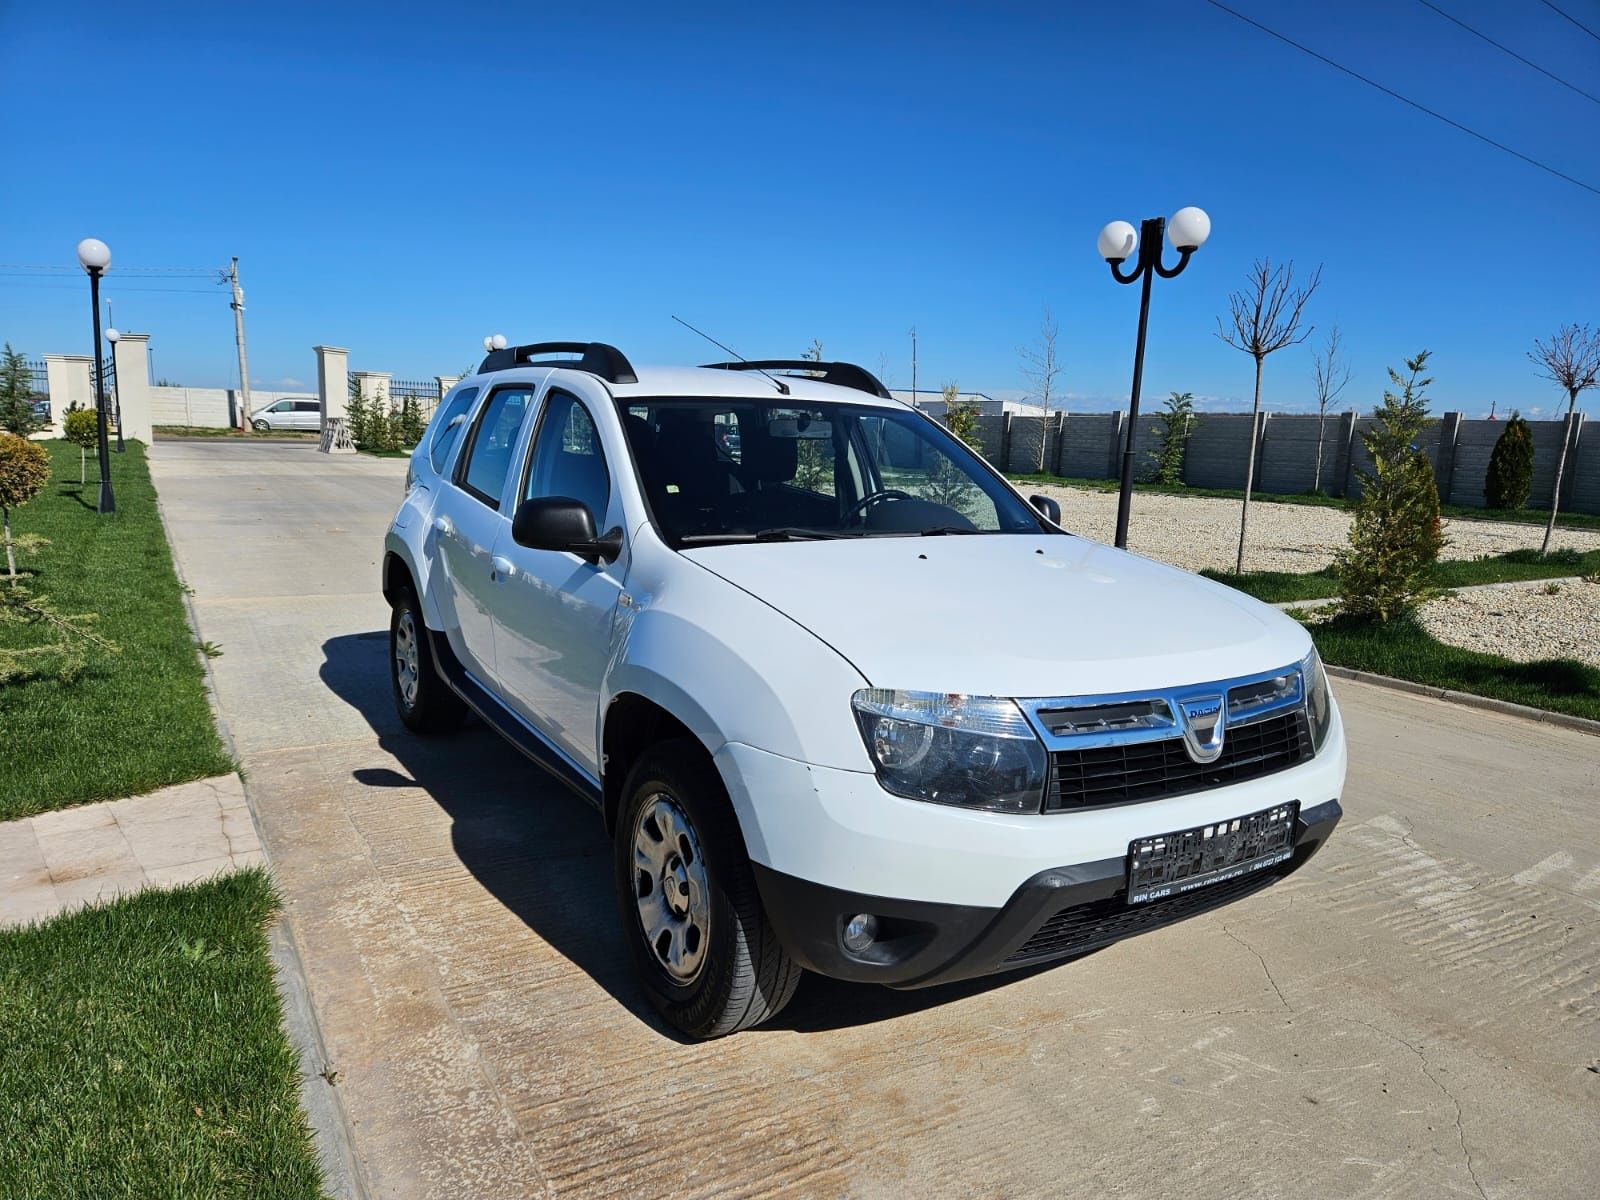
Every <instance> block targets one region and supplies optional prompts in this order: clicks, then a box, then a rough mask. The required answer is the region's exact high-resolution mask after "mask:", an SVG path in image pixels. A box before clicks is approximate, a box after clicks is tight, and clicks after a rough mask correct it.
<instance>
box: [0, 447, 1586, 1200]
mask: <svg viewBox="0 0 1600 1200" xmlns="http://www.w3.org/2000/svg"><path fill="white" fill-rule="evenodd" d="M152 459H153V470H154V474H155V477H156V481H157V485H158V487H159V489H160V493H161V498H162V505H163V508H164V511H165V513H166V517H167V520H168V522H169V525H170V527H171V529H172V531H173V535H174V538H175V541H176V549H177V554H178V559H179V562H180V566H181V568H182V570H183V572H184V575H185V577H186V579H187V580H188V581H189V582H190V583H191V584H192V585H193V586H194V587H195V589H196V594H195V596H194V603H195V607H196V611H197V613H198V616H199V621H200V625H201V633H202V636H204V637H206V638H208V639H212V640H216V641H219V642H222V643H223V644H224V651H225V653H224V655H223V657H221V658H219V659H217V660H215V662H214V663H213V668H214V670H215V672H216V678H217V688H218V697H219V701H220V703H221V707H222V709H223V712H224V715H225V717H226V719H227V722H228V725H229V728H230V730H231V731H232V733H233V735H234V737H235V740H236V742H237V743H238V744H239V745H240V748H241V755H242V757H243V759H244V763H245V767H246V770H247V772H248V775H249V779H250V794H251V798H252V800H253V801H254V803H255V806H256V812H257V816H258V819H259V821H260V826H261V830H262V835H263V838H264V840H265V849H266V851H267V853H268V854H269V855H270V858H271V860H272V862H273V866H274V871H275V874H276V876H277V878H278V880H279V883H280V886H281V887H282V889H283V891H284V895H285V900H286V906H287V913H288V920H289V922H290V924H291V926H292V928H293V931H294V935H295V938H296V941H297V943H298V944H299V946H300V949H301V957H302V960H303V962H304V966H305V971H306V974H307V978H308V982H309V989H310V995H311V999H312V1002H313V1004H314V1005H315V1008H316V1011H317V1015H318V1019H319V1022H320V1025H321V1029H322V1033H323V1036H324V1039H325V1042H326V1048H327V1053H328V1056H329V1059H330V1066H331V1067H332V1068H333V1070H334V1071H336V1072H337V1075H336V1077H335V1078H336V1080H337V1082H336V1084H334V1085H333V1086H336V1087H337V1088H338V1089H340V1091H341V1092H342V1095H343V1101H344V1105H345V1111H346V1112H347V1113H348V1114H349V1117H350V1121H351V1125H352V1128H353V1133H354V1145H355V1151H356V1154H357V1156H358V1158H359V1160H360V1164H361V1169H362V1173H363V1174H364V1175H365V1177H366V1178H367V1179H368V1180H369V1181H370V1184H371V1188H372V1191H373V1194H375V1195H378V1196H382V1197H385V1198H388V1197H452V1198H453V1197H461V1196H472V1197H500V1196H505V1197H526V1196H629V1197H635V1196H728V1197H732V1196H739V1197H744V1196H796V1197H800V1196H815V1197H837V1196H851V1197H864V1198H869V1200H870V1198H876V1197H885V1198H887V1197H895V1198H897V1200H898V1198H900V1197H905V1196H918V1197H924V1196H927V1197H945V1196H949V1197H966V1196H996V1197H1012V1196H1040V1197H1064V1196H1095V1197H1098V1196H1103V1195H1108V1194H1110V1195H1141V1196H1149V1195H1162V1196H1169V1195H1170V1196H1178V1195H1181V1196H1184V1197H1196V1198H1200V1200H1204V1198H1208V1197H1223V1196H1230V1197H1231V1196H1260V1197H1267V1196H1317V1197H1335V1196H1337V1197H1343V1196H1351V1197H1355V1196H1360V1197H1397V1198H1398V1197H1405V1198H1408V1200H1409V1198H1411V1197H1418V1196H1428V1197H1432V1196H1452V1195H1461V1196H1483V1197H1497V1198H1498V1197H1512V1196H1538V1197H1566V1196H1572V1197H1588V1196H1591V1195H1593V1194H1594V1193H1595V1191H1596V1190H1597V1186H1600V1138H1597V1137H1596V1136H1595V1120H1594V1115H1595V1113H1596V1111H1597V1108H1600V1072H1597V1069H1596V1068H1600V1061H1597V1055H1600V1050H1597V1046H1600V1039H1597V1036H1596V1034H1597V1024H1600V978H1597V974H1596V971H1597V964H1600V932H1597V930H1600V925H1597V912H1600V804H1597V803H1596V802H1597V800H1600V740H1597V739H1596V738H1594V737H1592V736H1589V735H1586V734H1583V733H1579V732H1576V731H1572V730H1566V729H1560V728H1554V727H1549V726H1544V725H1538V724H1534V723H1532V722H1528V721H1525V720H1521V719H1519V718H1515V717H1511V716H1505V715H1501V714H1497V713H1490V712H1479V711H1472V710H1466V709H1463V708H1460V707H1457V706H1453V705H1449V704H1446V703H1443V702H1441V701H1438V700H1435V699H1430V698H1427V697H1420V696H1411V695H1405V694H1401V693H1396V692H1391V691H1387V690H1383V689H1379V688H1374V687H1370V686H1365V685H1362V684H1359V683H1354V682H1349V681H1337V682H1336V691H1337V694H1338V696H1339V699H1340V701H1341V704H1342V706H1343V710H1344V714H1345V718H1346V722H1347V729H1348V735H1349V738H1350V743H1351V756H1352V765H1351V774H1350V783H1349V786H1348V788H1347V791H1346V795H1345V796H1344V797H1343V800H1344V803H1345V807H1346V813H1347V815H1346V819H1345V822H1344V824H1343V825H1341V827H1340V829H1339V830H1338V832H1337V833H1336V835H1335V837H1334V839H1333V840H1332V842H1331V843H1330V845H1329V846H1328V847H1327V849H1325V850H1324V851H1323V852H1322V853H1321V854H1320V855H1319V856H1318V857H1317V858H1316V859H1314V860H1313V861H1312V862H1311V864H1310V865H1309V866H1308V867H1307V868H1305V869H1304V870H1302V871H1301V872H1300V873H1298V874H1297V875H1296V876H1294V877H1293V878H1292V879H1290V880H1289V881H1287V882H1286V883H1284V884H1281V885H1279V886H1278V887H1275V888H1272V889H1270V890H1269V891H1267V892H1265V893H1262V894H1259V895H1257V896H1255V897H1252V898H1250V899H1248V900H1246V901H1244V902H1242V903H1239V904H1236V905H1233V906H1231V907H1229V908H1226V909H1223V910H1221V911H1219V912H1216V913H1213V914H1210V915H1208V916H1204V917H1201V918H1197V919H1195V920H1192V921H1189V922H1185V923H1183V924H1180V925H1177V926H1174V927H1172V928H1169V929H1166V930H1162V931H1159V932H1157V933H1153V934H1150V935H1147V936H1144V937H1141V938H1136V939H1134V940H1132V941H1129V942H1126V943H1123V944H1121V945H1119V946H1116V947H1113V948H1111V949H1108V950H1105V951H1102V952H1100V953H1098V954H1094V955H1091V956H1089V957H1088V958H1085V959H1082V960H1080V961H1078V962H1076V963H1071V964H1067V965H1063V966H1058V967H1055V968H1052V969H1047V970H1040V971H1033V972H1028V973H1023V974H1018V975H1010V976H1004V977H999V978H995V979H990V980H983V981H977V982H974V983H968V984H960V985H952V986H948V987H943V988H937V989H931V990H928V991H922V992H911V993H895V992H889V991H887V990H883V989H876V988H868V987H860V986H852V985H845V984H839V983H833V982H831V981H826V980H822V979H818V978H807V979H806V980H805V981H804V982H803V983H802V986H801V989H800V992H799V994H798V995H797V996H796V999H795V1001H794V1003H793V1004H792V1005H791V1006H790V1008H789V1009H788V1010H786V1011H785V1012H784V1013H783V1014H782V1015H781V1017H780V1018H779V1019H778V1020H777V1021H776V1022H775V1023H774V1024H773V1026H772V1027H770V1028H764V1029H760V1030H755V1031H752V1032H749V1033H746V1034H742V1035H739V1036H737V1037H735V1038H731V1039H725V1040H722V1041H719V1042H715V1043H711V1044H707V1045H686V1044H684V1043H682V1042H681V1041H679V1040H678V1039H676V1038H675V1037H673V1036H672V1035H671V1034H670V1033H669V1031H667V1030H666V1029H665V1028H664V1027H663V1026H662V1025H661V1024H660V1023H659V1022H658V1021H657V1020H656V1019H655V1018H654V1016H653V1015H652V1013H651V1012H650V1010H649V1008H648V1006H647V1005H646V1004H645V1002H644V1000H643V998H642V997H641V996H640V995H639V993H638V991H637V990H636V988H635V987H634V985H633V981H632V977H631V975H630V972H629V968H628V965H627V960H626V953H625V950H624V947H623V945H622V941H621V935H620V931H619V926H618V923H617V917H616V907H615V901H614V899H613V897H612V892H611V885H610V870H609V862H608V857H607V855H608V848H607V844H606V840H605V838H604V836H603V834H602V832H601V829H600V827H599V822H598V821H597V820H596V819H595V817H594V816H593V814H592V813H591V812H589V811H588V810H587V809H586V808H584V807H583V806H582V805H581V804H580V803H579V802H577V801H576V800H574V799H572V798H571V797H570V796H568V795H567V794H566V793H564V792H563V791H561V790H560V789H559V788H556V787H554V786H552V785H551V784H549V783H548V782H546V780H545V779H544V778H543V777H542V776H541V775H540V774H539V773H538V772H537V771H536V770H534V769H533V768H532V767H530V766H528V765H527V764H526V763H525V762H524V761H523V760H522V759H521V758H520V757H519V756H518V755H517V754H516V753H515V752H514V751H512V750H510V749H509V748H508V747H506V746H504V745H503V744H502V743H500V742H499V741H498V739H496V738H495V737H494V736H493V735H492V734H491V733H489V732H488V731H486V730H484V729H483V728H481V727H477V726H469V727H468V728H467V729H465V730H463V731H462V732H461V733H460V734H458V735H453V736H451V737H448V738H443V739H434V740H425V739H419V738H415V737H412V736H410V735H408V734H406V733H405V732H404V731H403V730H402V728H401V727H400V725H399V723H398V721H397V720H396V719H395V718H394V716H393V714H392V708H391V705H390V699H389V695H388V684H387V680H386V676H385V670H386V663H385V642H384V640H383V637H384V630H385V628H386V623H387V613H386V611H385V609H384V606H383V604H382V600H381V597H379V596H378V593H377V587H378V563H379V559H380V556H381V539H382V531H383V528H384V526H385V525H386V523H387V520H388V518H389V516H390V515H391V512H392V509H393V507H394V505H395V503H396V501H397V498H398V494H399V488H400V480H401V477H402V475H403V471H404V463H403V462H399V461H394V460H390V461H385V460H373V459H368V458H365V457H363V456H346V457H332V456H322V455H318V454H316V453H315V451H312V450H307V449H302V448H300V447H297V446H282V445H275V446H241V447H229V446H222V447H213V446H210V445H199V444H195V443H185V444H180V445H173V444H167V443H158V444H157V445H156V447H155V449H154V452H153V455H152ZM230 563H236V564H240V567H239V569H237V570H232V569H230ZM223 631H226V632H225V633H224V632H223ZM229 639H232V641H231V642H230V640H229ZM27 853H28V852H27V850H26V848H25V847H24V848H23V849H21V850H18V849H17V848H16V847H11V848H9V849H8V848H7V843H6V842H4V841H3V840H0V864H4V863H5V862H8V861H11V860H10V859H6V858H5V857H4V856H5V855H7V854H11V855H12V856H13V858H14V859H16V861H18V862H24V861H31V860H25V856H26V854H27ZM24 869H25V868H24Z"/></svg>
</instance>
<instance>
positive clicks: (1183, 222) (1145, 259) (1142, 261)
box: [1099, 208, 1211, 550]
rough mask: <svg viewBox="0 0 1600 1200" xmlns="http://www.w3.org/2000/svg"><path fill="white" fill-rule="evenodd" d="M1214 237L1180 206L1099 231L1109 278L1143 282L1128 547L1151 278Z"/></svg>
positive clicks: (1206, 220) (1122, 519)
mask: <svg viewBox="0 0 1600 1200" xmlns="http://www.w3.org/2000/svg"><path fill="white" fill-rule="evenodd" d="M1163 233H1165V234H1166V236H1167V237H1168V238H1170V239H1171V240H1172V246H1173V249H1175V250H1176V251H1177V252H1178V261H1177V262H1176V263H1175V264H1173V265H1172V266H1170V267H1168V266H1165V265H1163V263H1162V262H1161V235H1162V234H1163ZM1210 236H1211V218H1210V217H1208V216H1206V214H1205V212H1204V211H1203V210H1202V209H1198V208H1180V209H1179V210H1178V211H1177V212H1175V213H1173V214H1172V220H1171V221H1166V220H1163V219H1162V218H1161V217H1151V218H1150V219H1149V220H1148V221H1145V222H1144V223H1143V224H1141V225H1140V227H1139V229H1138V230H1137V231H1135V229H1134V228H1133V226H1132V225H1130V224H1128V222H1126V221H1112V222H1111V224H1109V225H1107V226H1106V227H1105V228H1104V229H1102V230H1101V231H1100V238H1099V249H1100V257H1101V258H1103V259H1105V260H1106V262H1108V263H1110V264H1111V277H1112V278H1113V279H1115V280H1116V281H1117V282H1118V283H1135V282H1142V283H1143V285H1144V286H1143V287H1142V288H1141V289H1140V296H1139V340H1138V342H1137V343H1136V344H1135V346H1134V351H1133V392H1132V395H1131V396H1130V397H1129V400H1128V430H1127V433H1126V435H1125V436H1124V437H1123V446H1122V487H1121V489H1120V491H1119V493H1118V495H1117V536H1116V546H1117V548H1118V549H1119V550H1125V549H1127V546H1128V513H1129V510H1130V509H1131V508H1132V506H1133V447H1134V442H1135V441H1136V440H1137V438H1138V420H1139V385H1140V383H1141V382H1142V381H1143V378H1144V332H1145V326H1146V325H1147V324H1148V323H1149V320H1150V280H1151V279H1152V278H1153V277H1154V276H1156V275H1159V276H1161V278H1163V279H1171V278H1172V277H1173V276H1174V275H1177V274H1179V273H1181V272H1182V271H1183V269H1184V267H1186V266H1188V265H1189V256H1190V255H1191V254H1193V253H1194V252H1195V251H1196V250H1198V249H1200V247H1201V246H1203V245H1205V241H1206V239H1207V238H1208V237H1210ZM1136 253H1137V255H1138V258H1137V259H1136V261H1135V264H1134V268H1133V270H1131V271H1128V272H1126V273H1124V272H1123V270H1122V264H1123V263H1125V262H1127V261H1128V259H1130V258H1132V257H1133V256H1134V255H1135V254H1136Z"/></svg>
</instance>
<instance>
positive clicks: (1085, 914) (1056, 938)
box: [1005, 851, 1307, 965]
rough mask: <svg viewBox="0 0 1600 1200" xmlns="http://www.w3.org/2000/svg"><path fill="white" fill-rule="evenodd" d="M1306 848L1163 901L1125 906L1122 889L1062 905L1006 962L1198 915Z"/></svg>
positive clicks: (1261, 881)
mask: <svg viewBox="0 0 1600 1200" xmlns="http://www.w3.org/2000/svg"><path fill="white" fill-rule="evenodd" d="M1306 853H1307V852H1306V851H1302V852H1300V853H1298V854H1296V855H1295V856H1294V857H1293V858H1291V859H1289V861H1287V862H1285V863H1282V864H1280V865H1279V866H1276V867H1273V868H1271V869H1269V870H1265V871H1257V872H1255V873H1254V874H1250V875H1241V876H1239V877H1238V878H1237V879H1229V880H1227V881H1226V882H1223V883H1214V884H1212V885H1210V886H1209V887H1203V888H1196V889H1195V890H1194V891H1192V892H1184V893H1182V894H1181V895H1177V896H1169V897H1167V898H1166V899H1165V900H1153V901H1151V902H1150V903H1149V904H1133V905H1130V904H1128V903H1127V893H1126V892H1118V893H1117V894H1116V895H1115V896H1109V897H1107V898H1106V899H1104V900H1091V901H1089V903H1087V904H1079V905H1075V906H1074V907H1072V908H1064V909H1062V910H1061V911H1060V912H1058V913H1056V915H1055V916H1053V917H1051V918H1050V919H1049V920H1047V921H1046V922H1045V923H1044V924H1043V925H1041V926H1039V928H1038V929H1036V930H1034V933H1033V936H1032V937H1030V938H1029V939H1028V940H1027V941H1026V942H1024V943H1022V945H1021V946H1019V947H1018V948H1017V949H1016V950H1015V951H1013V952H1012V953H1011V954H1010V955H1008V956H1007V957H1006V960H1005V961H1006V964H1007V965H1021V964H1023V963H1026V962H1030V961H1034V960H1040V961H1042V960H1044V959H1048V958H1061V957H1063V956H1065V955H1068V954H1082V953H1084V952H1085V951H1088V950H1093V949H1096V948H1097V947H1100V946H1106V945H1110V944H1111V943H1112V942H1118V941H1121V940H1122V939H1123V938H1127V937H1132V936H1133V935H1134V934H1137V933H1148V932H1149V931H1150V930H1152V929H1160V928H1161V927H1162V926H1163V925H1171V924H1172V923H1173V922H1175V921H1182V920H1184V919H1185V918H1187V917H1197V916H1199V915H1200V914H1201V913H1203V912H1210V911H1211V910H1212V909H1213V908H1220V907H1221V906H1222V905H1224V904H1229V903H1232V902H1233V901H1235V900H1238V899H1240V898H1242V897H1244V896H1248V895H1250V894H1251V893H1252V892H1259V891H1260V890H1261V889H1262V888H1264V887H1267V886H1269V885H1270V884H1274V883H1276V882H1278V880H1280V879H1282V878H1284V876H1286V875H1288V874H1290V873H1291V872H1292V871H1293V870H1294V869H1295V868H1296V867H1298V866H1299V865H1300V863H1301V862H1302V861H1303V860H1304V858H1305V855H1306Z"/></svg>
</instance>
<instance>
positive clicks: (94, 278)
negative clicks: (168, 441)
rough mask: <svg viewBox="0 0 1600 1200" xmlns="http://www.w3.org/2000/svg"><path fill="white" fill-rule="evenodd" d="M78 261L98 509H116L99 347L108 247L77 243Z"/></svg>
mask: <svg viewBox="0 0 1600 1200" xmlns="http://www.w3.org/2000/svg"><path fill="white" fill-rule="evenodd" d="M78 262H79V263H80V264H81V265H82V267H83V269H84V270H85V271H87V272H89V301H90V303H91V304H92V305H93V307H94V396H95V413H96V415H97V417H98V423H99V426H100V503H99V506H98V511H100V512H103V513H114V512H116V511H117V498H116V495H115V494H114V493H113V492H112V490H111V447H110V445H109V444H108V443H107V441H106V385H105V362H104V356H103V354H102V353H101V349H100V276H102V275H104V274H105V271H106V268H107V267H109V266H110V265H111V249H110V247H109V246H107V245H106V244H105V243H104V242H102V241H100V240H99V239H98V238H84V239H83V241H81V242H79V243H78Z"/></svg>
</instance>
